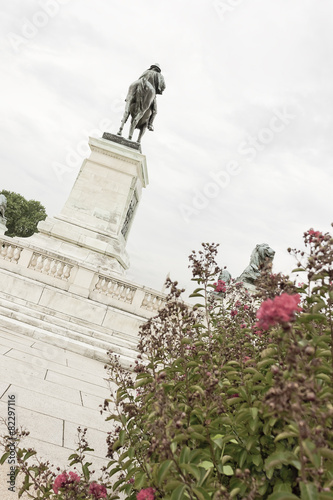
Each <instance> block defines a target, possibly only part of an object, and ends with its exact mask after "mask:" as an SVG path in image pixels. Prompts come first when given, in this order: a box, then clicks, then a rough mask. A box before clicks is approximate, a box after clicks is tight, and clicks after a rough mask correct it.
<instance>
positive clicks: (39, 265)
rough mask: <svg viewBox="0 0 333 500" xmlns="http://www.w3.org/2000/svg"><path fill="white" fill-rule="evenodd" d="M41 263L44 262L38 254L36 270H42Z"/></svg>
mask: <svg viewBox="0 0 333 500" xmlns="http://www.w3.org/2000/svg"><path fill="white" fill-rule="evenodd" d="M43 264H44V259H43V257H42V256H41V255H38V257H37V263H36V271H39V272H42V270H43Z"/></svg>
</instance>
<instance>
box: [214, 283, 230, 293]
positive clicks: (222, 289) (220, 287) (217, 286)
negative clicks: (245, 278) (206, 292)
mask: <svg viewBox="0 0 333 500" xmlns="http://www.w3.org/2000/svg"><path fill="white" fill-rule="evenodd" d="M214 286H215V292H223V293H225V292H226V291H227V287H226V285H225V281H222V280H217V283H214Z"/></svg>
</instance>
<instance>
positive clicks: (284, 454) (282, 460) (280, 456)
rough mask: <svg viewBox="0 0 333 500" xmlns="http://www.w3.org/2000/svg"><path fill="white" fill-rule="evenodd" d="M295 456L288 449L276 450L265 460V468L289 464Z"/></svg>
mask: <svg viewBox="0 0 333 500" xmlns="http://www.w3.org/2000/svg"><path fill="white" fill-rule="evenodd" d="M293 460H296V457H295V455H294V454H293V453H291V452H290V451H276V452H274V453H272V454H271V455H270V456H269V457H267V458H266V460H265V470H266V471H268V470H269V469H274V468H276V467H279V466H280V465H286V464H290V463H291V462H292V461H293Z"/></svg>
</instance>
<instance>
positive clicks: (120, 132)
mask: <svg viewBox="0 0 333 500" xmlns="http://www.w3.org/2000/svg"><path fill="white" fill-rule="evenodd" d="M129 115H130V112H129V110H127V109H125V113H124V116H123V119H122V120H121V124H120V129H119V130H118V132H117V135H121V134H122V132H123V128H124V125H125V123H126V122H127V119H128V117H129Z"/></svg>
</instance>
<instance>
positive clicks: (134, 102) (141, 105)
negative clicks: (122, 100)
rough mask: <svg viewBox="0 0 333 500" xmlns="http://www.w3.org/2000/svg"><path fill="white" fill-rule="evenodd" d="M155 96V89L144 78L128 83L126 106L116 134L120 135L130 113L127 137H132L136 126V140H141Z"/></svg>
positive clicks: (152, 109)
mask: <svg viewBox="0 0 333 500" xmlns="http://www.w3.org/2000/svg"><path fill="white" fill-rule="evenodd" d="M155 96H156V91H155V89H154V87H153V86H152V84H151V83H150V82H149V81H148V80H147V79H146V78H139V80H136V81H135V82H134V83H132V85H130V88H129V90H128V95H127V99H126V108H125V112H124V116H123V119H122V120H121V125H120V129H119V131H118V135H122V131H123V128H124V125H125V123H126V122H127V119H128V117H129V115H131V116H132V120H131V126H130V131H129V136H128V138H129V139H130V140H131V139H132V137H133V133H134V130H135V129H136V128H137V129H139V130H140V132H139V137H138V140H137V142H140V141H141V138H142V136H143V134H144V133H145V131H146V129H147V127H148V123H149V120H150V118H151V116H152V114H153V112H154V106H155V104H154V100H155Z"/></svg>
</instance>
